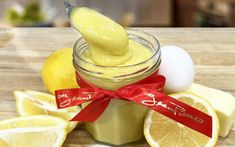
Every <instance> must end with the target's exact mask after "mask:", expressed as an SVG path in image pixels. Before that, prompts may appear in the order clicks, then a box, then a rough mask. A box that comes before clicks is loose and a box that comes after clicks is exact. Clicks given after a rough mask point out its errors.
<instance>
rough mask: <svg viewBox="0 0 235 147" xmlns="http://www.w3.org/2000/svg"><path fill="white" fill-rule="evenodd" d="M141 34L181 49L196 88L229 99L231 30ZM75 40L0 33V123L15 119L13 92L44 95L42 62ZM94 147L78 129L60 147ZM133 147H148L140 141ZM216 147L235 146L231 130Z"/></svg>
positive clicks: (40, 33) (54, 32) (19, 31)
mask: <svg viewBox="0 0 235 147" xmlns="http://www.w3.org/2000/svg"><path fill="white" fill-rule="evenodd" d="M142 30H144V31H146V32H149V33H151V34H153V35H154V36H156V37H157V38H158V39H159V41H160V43H161V45H162V46H164V45H176V46H179V47H182V48H184V49H185V50H186V51H187V52H188V53H189V54H190V55H191V56H192V58H193V61H194V63H195V65H196V78H195V81H196V82H198V83H201V84H204V85H206V86H209V87H214V88H219V89H221V90H224V91H228V92H231V93H232V94H233V95H235V28H230V29H227V28H226V29H223V28H219V29H208V28H206V29H195V28H188V29H185V28H142ZM78 37H79V34H77V33H76V32H75V31H74V30H72V29H70V28H59V29H56V28H13V29H9V30H6V29H3V28H0V120H3V119H6V118H10V117H13V116H16V115H17V114H16V110H15V99H14V97H13V94H12V91H13V90H24V89H31V90H38V91H46V89H45V87H44V85H43V83H42V79H41V67H42V63H43V61H44V60H45V59H46V57H47V56H48V55H49V54H50V53H52V52H53V51H55V50H57V49H59V48H63V47H72V46H73V44H74V42H75V41H76V39H77V38H78ZM225 107H226V106H225ZM234 107H235V106H234ZM234 124H235V121H234ZM95 143H96V142H95V140H94V139H92V137H91V136H90V135H89V134H88V133H87V132H86V131H84V129H83V127H80V128H79V127H78V128H77V129H76V130H75V131H73V132H72V133H70V134H69V135H68V137H67V139H66V142H65V144H64V146H66V147H67V146H69V147H75V146H76V147H77V146H88V145H91V144H95ZM133 145H136V146H148V145H147V144H146V142H145V141H144V140H142V141H140V142H138V143H134V144H131V145H130V146H133ZM217 146H220V147H222V146H235V125H234V126H233V128H232V130H231V132H230V134H229V135H228V136H227V137H226V138H221V137H220V138H219V140H218V143H217Z"/></svg>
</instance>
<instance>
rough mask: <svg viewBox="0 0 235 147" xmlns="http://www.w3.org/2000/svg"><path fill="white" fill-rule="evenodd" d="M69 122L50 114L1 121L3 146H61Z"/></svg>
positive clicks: (1, 141) (0, 130)
mask: <svg viewBox="0 0 235 147" xmlns="http://www.w3.org/2000/svg"><path fill="white" fill-rule="evenodd" d="M67 126H68V123H67V122H66V121H65V120H63V119H61V118H58V117H53V116H48V115H37V116H25V117H16V118H11V119H7V120H3V121H1V122H0V146H1V147H49V146H50V147H60V146H62V144H63V142H64V141H65V138H66V134H67V132H66V130H67Z"/></svg>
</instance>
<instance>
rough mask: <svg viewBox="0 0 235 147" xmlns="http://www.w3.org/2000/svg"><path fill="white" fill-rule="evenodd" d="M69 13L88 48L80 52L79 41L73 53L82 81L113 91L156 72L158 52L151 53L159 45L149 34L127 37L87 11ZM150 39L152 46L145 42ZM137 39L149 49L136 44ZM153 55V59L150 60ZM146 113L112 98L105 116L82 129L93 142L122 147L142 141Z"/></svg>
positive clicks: (134, 104)
mask: <svg viewBox="0 0 235 147" xmlns="http://www.w3.org/2000/svg"><path fill="white" fill-rule="evenodd" d="M71 14H72V15H71V21H72V24H73V26H74V27H75V28H76V29H77V30H78V31H79V32H80V33H81V35H82V37H83V38H84V39H85V41H86V43H87V44H88V49H85V50H83V49H82V48H83V46H84V42H83V41H84V40H83V39H80V40H79V41H78V42H76V44H75V47H74V48H75V49H74V53H73V54H74V60H73V62H74V66H75V69H76V70H77V72H79V74H80V75H81V76H82V77H83V78H84V80H85V81H87V82H89V83H92V84H93V85H95V86H97V87H100V88H103V89H108V90H116V89H118V88H120V87H122V86H125V85H128V84H131V83H134V82H136V81H139V80H141V79H143V78H145V77H147V76H149V75H150V74H152V73H153V72H156V71H157V68H158V66H159V64H160V53H158V54H157V55H158V56H157V55H156V54H154V53H156V52H157V51H158V49H159V44H158V42H157V41H156V40H155V38H153V37H152V36H151V35H149V34H148V35H147V37H143V36H144V35H146V34H144V33H143V34H142V32H141V33H140V32H138V33H139V34H140V35H143V36H139V35H138V33H137V34H135V33H133V32H135V31H133V32H131V36H128V35H127V32H126V30H125V29H124V28H123V27H122V26H120V25H119V24H117V23H115V22H114V21H112V20H111V19H109V18H108V17H105V16H103V15H101V14H99V13H98V12H96V11H94V10H91V9H89V8H76V9H74V10H73V11H72V13H71ZM128 34H130V32H129V33H128ZM133 36H134V37H133ZM139 37H143V38H145V39H143V40H141V39H140V38H139ZM136 38H137V39H136ZM149 38H150V40H151V39H152V40H151V41H152V42H153V44H151V43H152V42H151V41H149V42H148V41H146V40H148V39H149ZM138 39H139V41H140V42H145V43H146V44H148V43H149V44H151V45H152V46H151V45H146V46H148V47H145V46H143V45H141V43H139V42H135V40H138ZM82 40H83V41H82ZM145 43H143V44H144V45H145ZM155 45H156V48H157V49H156V48H155ZM149 46H151V47H149ZM150 48H151V49H150ZM81 50H83V51H82V53H81V54H80V51H81ZM156 50H157V51H156ZM152 56H154V57H155V56H156V58H153V59H151V60H150V58H151V57H152ZM84 61H85V62H84ZM85 105H87V104H84V105H82V106H83V107H84V106H85ZM146 112H147V108H146V107H143V106H141V105H139V104H136V103H134V102H131V101H124V100H119V99H112V100H111V102H110V103H109V105H108V107H107V108H106V110H105V111H104V113H103V114H102V115H101V116H100V117H99V118H98V119H97V120H96V121H95V122H93V123H85V126H86V129H87V130H88V131H89V132H90V133H91V135H92V136H93V137H94V138H95V139H96V140H98V141H101V142H105V143H109V144H114V145H121V144H125V143H129V142H134V141H138V140H140V139H141V138H143V122H144V118H145V114H146Z"/></svg>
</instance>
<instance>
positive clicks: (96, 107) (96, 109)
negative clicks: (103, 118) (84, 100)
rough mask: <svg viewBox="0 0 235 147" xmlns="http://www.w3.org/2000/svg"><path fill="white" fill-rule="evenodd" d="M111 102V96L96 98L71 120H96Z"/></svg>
mask: <svg viewBox="0 0 235 147" xmlns="http://www.w3.org/2000/svg"><path fill="white" fill-rule="evenodd" d="M109 102H110V98H104V99H99V100H95V101H93V102H91V103H90V104H89V105H88V106H86V107H85V108H84V109H82V110H81V111H80V112H79V113H78V114H77V115H76V116H75V117H74V118H72V119H71V121H81V122H94V121H96V120H97V119H98V118H99V117H100V115H101V114H102V113H103V112H104V111H105V109H106V107H107V106H108V104H109Z"/></svg>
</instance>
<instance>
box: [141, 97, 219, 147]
mask: <svg viewBox="0 0 235 147" xmlns="http://www.w3.org/2000/svg"><path fill="white" fill-rule="evenodd" d="M170 96H171V97H174V98H176V99H178V100H180V101H182V102H184V103H187V104H188V105H191V106H192V107H194V108H196V109H198V110H200V111H203V112H204V113H207V114H209V115H211V116H212V124H213V128H212V138H209V137H207V136H205V135H203V134H201V133H199V132H197V131H194V130H192V129H190V128H188V127H186V126H184V125H182V124H180V123H177V122H176V121H174V120H172V119H170V118H168V117H166V116H163V115H161V114H160V113H157V112H155V111H153V110H151V111H149V113H148V115H147V117H146V119H145V124H144V135H145V138H146V140H147V142H148V143H149V144H150V145H151V146H154V147H158V146H164V147H171V146H180V147H188V146H195V147H202V146H207V147H211V146H214V145H215V144H216V141H217V139H218V133H219V121H218V118H217V115H216V113H215V111H214V109H213V108H212V107H211V105H210V104H209V103H208V102H207V101H205V100H204V99H202V98H201V97H199V96H196V95H194V94H191V93H177V94H172V95H170Z"/></svg>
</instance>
